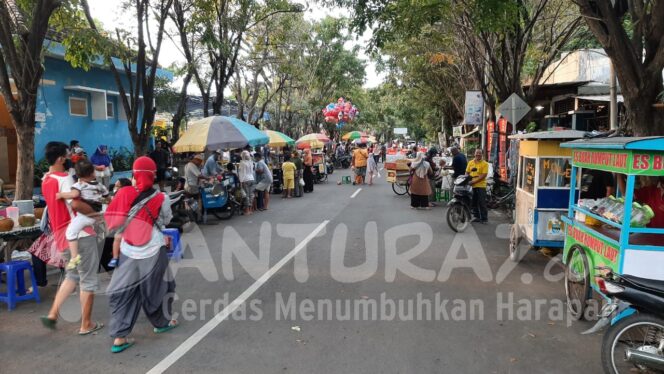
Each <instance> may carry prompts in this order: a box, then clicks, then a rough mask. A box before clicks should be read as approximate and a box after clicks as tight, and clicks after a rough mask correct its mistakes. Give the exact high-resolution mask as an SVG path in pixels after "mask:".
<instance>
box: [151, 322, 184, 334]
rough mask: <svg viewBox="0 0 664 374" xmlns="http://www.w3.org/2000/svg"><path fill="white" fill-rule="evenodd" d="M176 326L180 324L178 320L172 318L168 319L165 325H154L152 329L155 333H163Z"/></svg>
mask: <svg viewBox="0 0 664 374" xmlns="http://www.w3.org/2000/svg"><path fill="white" fill-rule="evenodd" d="M178 326H180V324H179V323H178V321H176V320H172V321H169V322H168V325H166V326H164V327H155V328H154V329H153V331H154V333H155V334H163V333H165V332H168V331H171V330H173V329H174V328H176V327H178Z"/></svg>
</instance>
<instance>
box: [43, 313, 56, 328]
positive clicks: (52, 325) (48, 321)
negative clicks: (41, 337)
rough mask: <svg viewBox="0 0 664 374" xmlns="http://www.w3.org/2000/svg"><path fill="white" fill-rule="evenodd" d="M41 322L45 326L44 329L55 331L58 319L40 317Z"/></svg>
mask: <svg viewBox="0 0 664 374" xmlns="http://www.w3.org/2000/svg"><path fill="white" fill-rule="evenodd" d="M39 320H40V321H41V323H42V325H44V327H46V328H47V329H51V330H55V325H57V323H58V320H57V319H50V318H48V316H41V317H39Z"/></svg>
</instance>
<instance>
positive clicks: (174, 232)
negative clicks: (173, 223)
mask: <svg viewBox="0 0 664 374" xmlns="http://www.w3.org/2000/svg"><path fill="white" fill-rule="evenodd" d="M161 232H162V234H164V235H166V236H168V237H170V238H171V247H170V248H169V249H168V258H170V259H171V260H173V261H175V262H178V261H180V260H181V259H182V246H181V245H180V231H178V229H164V230H162V231H161Z"/></svg>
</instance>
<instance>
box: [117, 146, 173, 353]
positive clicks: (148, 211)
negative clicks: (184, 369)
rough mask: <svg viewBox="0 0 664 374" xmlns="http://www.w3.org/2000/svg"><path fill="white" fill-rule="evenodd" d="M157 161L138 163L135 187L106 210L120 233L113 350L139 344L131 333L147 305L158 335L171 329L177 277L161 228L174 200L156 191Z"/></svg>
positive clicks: (141, 159) (125, 190)
mask: <svg viewBox="0 0 664 374" xmlns="http://www.w3.org/2000/svg"><path fill="white" fill-rule="evenodd" d="M156 174H157V165H156V164H155V162H154V161H153V160H152V159H150V158H149V157H146V156H143V157H139V158H137V159H136V161H134V165H133V175H134V181H135V183H134V186H131V187H123V188H121V189H120V190H119V191H118V193H117V194H116V195H115V197H114V198H113V200H112V201H111V203H110V204H109V206H108V208H107V209H106V213H105V214H104V218H106V222H107V223H108V229H109V230H111V231H116V232H117V233H119V234H120V235H121V237H122V238H121V243H120V266H118V267H117V269H116V270H115V271H114V272H113V277H112V278H111V283H110V284H109V286H108V289H107V294H108V295H109V307H110V310H111V319H110V330H111V331H110V333H111V337H112V338H113V345H112V346H111V352H113V353H119V352H122V351H124V350H126V349H127V348H129V347H131V346H132V345H133V344H134V341H133V340H132V339H130V338H129V337H128V336H129V334H131V332H132V330H133V328H134V324H135V323H136V320H137V319H138V314H139V312H140V310H141V309H142V310H143V312H144V313H145V315H146V317H147V319H148V320H149V321H150V323H151V324H152V326H153V331H154V332H155V333H157V334H159V333H164V332H167V331H170V330H172V329H173V328H175V327H177V326H178V321H177V320H175V319H170V316H171V315H172V304H173V297H170V296H169V295H172V294H173V293H174V292H175V280H174V279H173V275H172V273H171V272H170V268H169V267H168V254H167V251H168V247H167V246H166V240H165V238H164V234H163V233H162V228H163V227H164V226H165V225H167V224H168V223H169V222H170V220H171V218H172V216H173V215H172V212H171V202H170V199H169V198H168V196H167V195H166V194H164V193H163V192H160V191H157V190H155V189H154V187H153V185H154V181H155V177H156Z"/></svg>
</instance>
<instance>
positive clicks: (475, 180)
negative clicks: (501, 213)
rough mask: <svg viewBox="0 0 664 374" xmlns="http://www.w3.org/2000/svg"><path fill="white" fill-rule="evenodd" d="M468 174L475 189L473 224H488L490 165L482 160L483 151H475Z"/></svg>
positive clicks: (467, 170)
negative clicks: (487, 203) (488, 177)
mask: <svg viewBox="0 0 664 374" xmlns="http://www.w3.org/2000/svg"><path fill="white" fill-rule="evenodd" d="M453 166H454V164H453ZM466 173H467V174H468V175H470V176H471V177H472V179H471V180H470V185H471V186H472V187H473V215H474V216H475V218H474V219H473V220H472V222H480V223H487V222H488V220H489V218H488V210H487V207H486V177H487V175H488V174H489V163H488V162H486V161H484V160H483V159H482V150H481V149H479V148H478V149H476V150H475V158H474V159H472V160H470V161H469V162H468V166H467V167H466Z"/></svg>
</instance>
